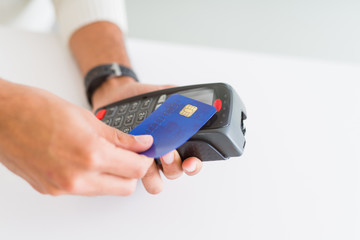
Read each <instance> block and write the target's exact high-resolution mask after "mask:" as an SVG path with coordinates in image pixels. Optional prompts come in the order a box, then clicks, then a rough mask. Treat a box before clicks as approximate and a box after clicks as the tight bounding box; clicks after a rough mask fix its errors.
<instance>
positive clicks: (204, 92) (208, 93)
mask: <svg viewBox="0 0 360 240" xmlns="http://www.w3.org/2000/svg"><path fill="white" fill-rule="evenodd" d="M176 94H180V95H183V96H185V97H188V98H192V99H195V100H197V101H199V102H203V103H206V104H209V105H212V104H213V100H214V90H213V89H209V88H196V89H190V90H185V91H181V92H177V93H176Z"/></svg>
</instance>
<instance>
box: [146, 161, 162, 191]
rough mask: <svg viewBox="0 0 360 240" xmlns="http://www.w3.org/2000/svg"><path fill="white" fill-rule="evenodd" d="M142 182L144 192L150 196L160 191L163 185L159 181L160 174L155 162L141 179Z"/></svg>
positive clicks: (160, 180)
mask: <svg viewBox="0 0 360 240" xmlns="http://www.w3.org/2000/svg"><path fill="white" fill-rule="evenodd" d="M142 182H143V184H144V187H145V189H146V191H147V192H148V193H150V194H158V193H160V192H161V191H162V189H163V187H164V183H163V181H162V179H161V176H160V172H159V169H158V168H157V166H156V163H155V161H154V162H153V164H152V165H151V167H150V168H149V170H148V172H147V173H146V175H145V176H144V177H143V179H142Z"/></svg>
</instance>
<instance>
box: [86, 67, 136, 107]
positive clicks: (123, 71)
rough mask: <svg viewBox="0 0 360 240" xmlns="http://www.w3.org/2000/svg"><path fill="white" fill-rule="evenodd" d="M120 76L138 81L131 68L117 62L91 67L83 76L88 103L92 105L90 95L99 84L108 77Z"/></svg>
mask: <svg viewBox="0 0 360 240" xmlns="http://www.w3.org/2000/svg"><path fill="white" fill-rule="evenodd" d="M121 76H128V77H131V78H133V79H134V80H135V81H137V82H138V81H139V80H138V79H137V76H136V74H135V73H134V71H133V70H131V69H130V68H128V67H125V66H123V65H120V64H118V63H112V64H104V65H99V66H96V67H94V68H92V69H91V70H90V71H89V72H88V73H87V74H86V76H85V89H86V96H87V99H88V102H89V103H90V105H92V101H91V98H92V95H93V94H94V92H95V90H96V89H97V88H98V87H100V85H101V84H103V83H104V82H105V81H106V80H108V79H109V78H110V77H121Z"/></svg>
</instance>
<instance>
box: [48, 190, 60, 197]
mask: <svg viewBox="0 0 360 240" xmlns="http://www.w3.org/2000/svg"><path fill="white" fill-rule="evenodd" d="M47 193H48V194H49V195H51V196H53V197H56V196H60V195H61V194H62V192H61V191H60V190H59V189H55V188H52V189H49V190H48V192H47Z"/></svg>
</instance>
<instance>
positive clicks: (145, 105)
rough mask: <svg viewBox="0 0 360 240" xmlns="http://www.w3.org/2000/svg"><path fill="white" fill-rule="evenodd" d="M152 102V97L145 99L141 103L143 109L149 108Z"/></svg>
mask: <svg viewBox="0 0 360 240" xmlns="http://www.w3.org/2000/svg"><path fill="white" fill-rule="evenodd" d="M151 102H152V99H151V98H147V99H145V100H144V101H143V102H142V104H141V109H148V108H149V107H150V105H151Z"/></svg>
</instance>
